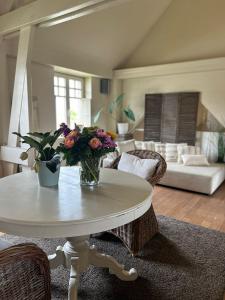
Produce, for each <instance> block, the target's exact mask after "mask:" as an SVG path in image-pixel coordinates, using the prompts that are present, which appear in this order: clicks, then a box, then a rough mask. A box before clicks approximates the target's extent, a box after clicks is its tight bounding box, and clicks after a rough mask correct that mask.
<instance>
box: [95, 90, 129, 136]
mask: <svg viewBox="0 0 225 300" xmlns="http://www.w3.org/2000/svg"><path fill="white" fill-rule="evenodd" d="M123 101H124V94H121V95H119V96H118V97H117V98H116V99H114V100H113V101H111V102H110V104H109V107H108V113H109V114H110V116H111V117H112V118H114V117H113V112H115V111H117V112H119V113H120V115H121V113H122V117H123V116H124V117H125V118H126V119H127V120H128V121H131V122H135V115H134V112H133V110H132V109H131V108H130V106H129V105H128V106H125V107H124V105H123ZM102 113H104V107H101V108H100V110H99V111H98V112H97V113H96V115H95V117H94V123H95V124H96V123H97V122H98V120H99V118H100V116H101V114H102ZM114 119H115V120H116V121H117V119H116V118H114ZM117 130H118V133H119V134H126V133H128V131H129V123H128V122H117Z"/></svg>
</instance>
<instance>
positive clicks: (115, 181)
mask: <svg viewBox="0 0 225 300" xmlns="http://www.w3.org/2000/svg"><path fill="white" fill-rule="evenodd" d="M151 195H152V187H151V185H150V184H149V183H148V182H147V181H145V180H144V179H142V178H140V177H137V176H135V175H132V174H129V173H125V172H121V171H117V170H113V169H101V173H100V184H99V186H97V187H93V188H90V187H81V186H80V182H79V168H77V167H62V168H61V171H60V179H59V185H58V188H44V187H40V186H39V183H38V178H37V174H35V173H34V172H32V171H29V172H24V173H19V174H15V175H12V176H8V177H5V178H2V179H0V231H1V232H5V233H8V234H13V235H21V236H26V237H41V238H56V237H57V238H62V237H65V238H66V239H67V242H66V244H65V245H64V246H63V247H61V246H59V247H57V249H56V253H55V254H53V255H50V256H49V261H50V266H51V268H56V267H57V266H58V265H64V266H65V267H69V268H70V270H71V271H70V282H69V291H68V299H70V300H75V299H77V288H78V275H79V273H80V272H82V271H84V270H85V269H86V268H87V267H88V265H90V264H92V265H95V266H99V267H107V268H108V269H109V271H110V273H112V274H115V275H116V276H117V277H118V278H120V279H121V280H135V279H136V278H137V272H136V270H135V269H131V270H129V271H125V270H124V267H123V266H122V265H120V264H119V263H117V261H116V260H115V259H114V258H112V257H111V256H109V255H105V254H100V253H98V252H97V250H96V248H95V246H90V245H89V242H88V240H89V235H90V234H92V233H98V232H102V231H106V230H109V229H113V228H116V227H118V226H121V225H124V224H127V223H129V222H131V221H133V220H135V219H137V218H139V217H140V216H141V215H143V214H144V213H145V212H146V211H147V210H148V209H149V208H150V205H151Z"/></svg>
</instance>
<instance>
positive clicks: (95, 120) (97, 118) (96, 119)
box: [93, 107, 103, 124]
mask: <svg viewBox="0 0 225 300" xmlns="http://www.w3.org/2000/svg"><path fill="white" fill-rule="evenodd" d="M102 111H103V107H102V108H101V109H100V110H99V111H98V112H97V113H96V115H95V116H94V118H93V122H94V124H96V123H97V122H98V120H99V118H100V116H101V113H102Z"/></svg>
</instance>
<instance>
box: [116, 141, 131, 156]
mask: <svg viewBox="0 0 225 300" xmlns="http://www.w3.org/2000/svg"><path fill="white" fill-rule="evenodd" d="M117 150H118V151H119V154H122V153H123V152H128V151H133V150H135V142H134V140H128V141H122V142H117Z"/></svg>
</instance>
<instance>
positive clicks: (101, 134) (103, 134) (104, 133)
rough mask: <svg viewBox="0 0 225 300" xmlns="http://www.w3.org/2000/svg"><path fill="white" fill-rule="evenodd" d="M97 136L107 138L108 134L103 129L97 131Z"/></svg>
mask: <svg viewBox="0 0 225 300" xmlns="http://www.w3.org/2000/svg"><path fill="white" fill-rule="evenodd" d="M96 135H97V137H106V136H107V133H106V132H105V131H104V130H103V129H97V130H96Z"/></svg>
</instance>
